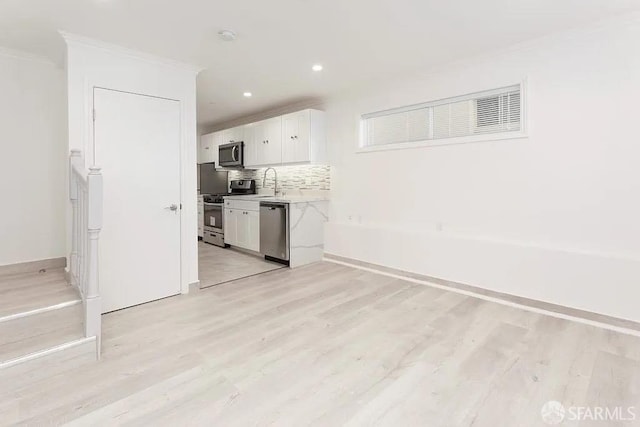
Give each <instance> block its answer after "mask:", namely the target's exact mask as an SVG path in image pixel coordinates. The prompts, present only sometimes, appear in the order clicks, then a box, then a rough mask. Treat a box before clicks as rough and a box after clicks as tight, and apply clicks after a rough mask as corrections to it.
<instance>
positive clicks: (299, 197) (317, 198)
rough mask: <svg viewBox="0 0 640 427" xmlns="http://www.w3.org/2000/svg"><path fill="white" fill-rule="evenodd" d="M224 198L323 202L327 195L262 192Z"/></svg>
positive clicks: (259, 200) (280, 201)
mask: <svg viewBox="0 0 640 427" xmlns="http://www.w3.org/2000/svg"><path fill="white" fill-rule="evenodd" d="M224 198H225V200H251V201H253V200H255V201H256V202H277V203H309V202H325V201H328V200H329V197H327V196H323V195H306V196H302V195H291V196H289V195H286V196H267V195H264V194H247V195H243V196H225V197H224Z"/></svg>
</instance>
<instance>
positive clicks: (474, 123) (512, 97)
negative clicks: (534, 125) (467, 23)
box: [362, 85, 523, 147]
mask: <svg viewBox="0 0 640 427" xmlns="http://www.w3.org/2000/svg"><path fill="white" fill-rule="evenodd" d="M522 101H523V100H522V90H521V86H520V85H516V86H509V87H505V88H500V89H494V90H488V91H483V92H478V93H474V94H470V95H464V96H459V97H455V98H447V99H442V100H439V101H434V102H426V103H423V104H417V105H411V106H407V107H400V108H394V109H392V110H386V111H380V112H377V113H371V114H365V115H363V116H362V131H363V135H362V136H363V138H362V145H363V147H375V146H384V145H392V144H403V143H414V142H420V141H430V140H447V139H450V138H463V139H465V140H486V139H492V138H495V137H496V135H497V134H499V135H500V136H501V137H509V135H516V134H517V135H521V134H522V131H523V117H522V112H523V108H522ZM451 141H452V142H453V141H454V140H451Z"/></svg>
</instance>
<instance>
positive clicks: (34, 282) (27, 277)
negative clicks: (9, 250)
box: [0, 268, 79, 318]
mask: <svg viewBox="0 0 640 427" xmlns="http://www.w3.org/2000/svg"><path fill="white" fill-rule="evenodd" d="M78 298H79V295H78V291H77V290H76V289H75V288H74V287H73V286H70V285H69V284H68V283H67V282H66V279H65V276H64V270H63V269H60V268H59V269H54V270H47V271H46V272H44V273H21V274H15V275H8V276H2V277H0V318H3V317H6V316H10V315H13V314H16V313H22V312H25V311H31V310H34V309H38V308H41V307H48V306H52V305H56V304H60V303H63V302H66V301H73V300H77V299H78Z"/></svg>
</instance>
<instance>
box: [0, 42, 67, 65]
mask: <svg viewBox="0 0 640 427" xmlns="http://www.w3.org/2000/svg"><path fill="white" fill-rule="evenodd" d="M0 56H4V57H9V58H15V59H21V60H24V61H33V62H39V63H42V64H47V65H53V66H55V65H56V63H55V61H53V60H52V59H50V58H48V57H46V56H44V55H36V54H34V53H30V52H25V51H23V50H17V49H10V48H8V47H3V46H0Z"/></svg>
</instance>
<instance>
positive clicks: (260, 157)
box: [245, 117, 282, 167]
mask: <svg viewBox="0 0 640 427" xmlns="http://www.w3.org/2000/svg"><path fill="white" fill-rule="evenodd" d="M246 129H247V130H246V132H245V136H246V137H247V138H245V166H246V167H255V166H267V165H279V164H281V163H282V117H274V118H273V119H268V120H263V121H261V122H258V123H253V124H251V125H249V126H247V128H246Z"/></svg>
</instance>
